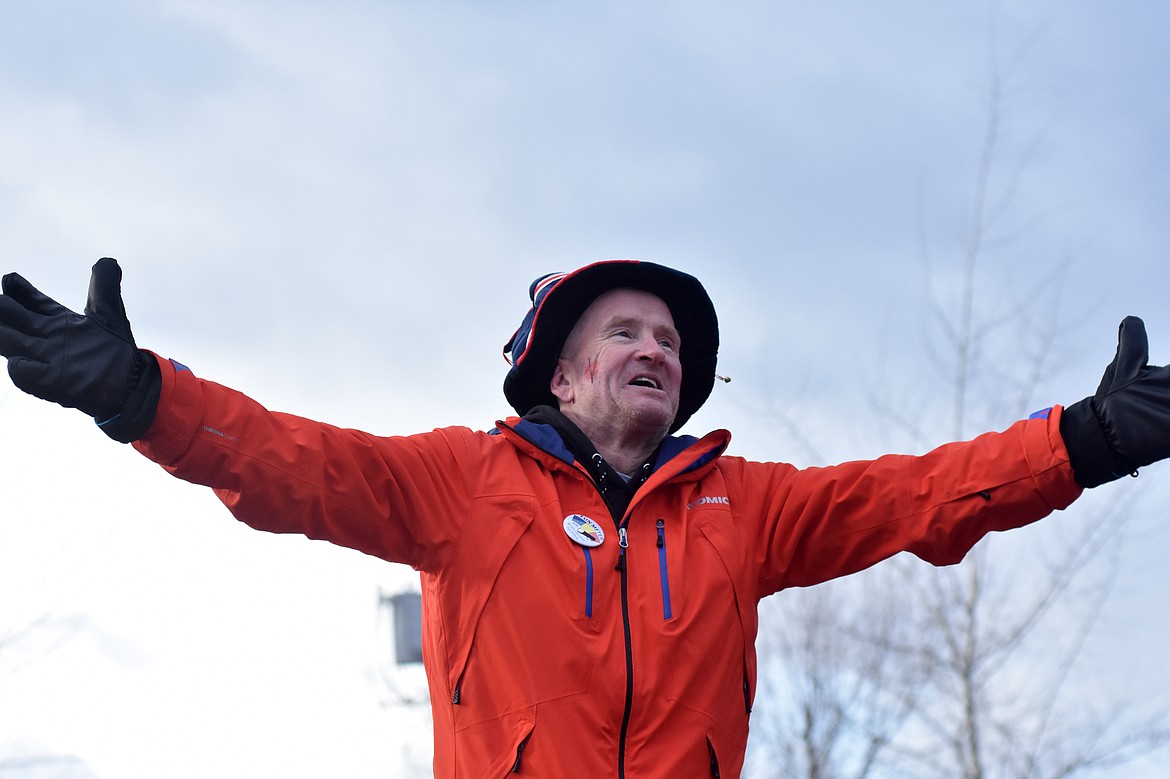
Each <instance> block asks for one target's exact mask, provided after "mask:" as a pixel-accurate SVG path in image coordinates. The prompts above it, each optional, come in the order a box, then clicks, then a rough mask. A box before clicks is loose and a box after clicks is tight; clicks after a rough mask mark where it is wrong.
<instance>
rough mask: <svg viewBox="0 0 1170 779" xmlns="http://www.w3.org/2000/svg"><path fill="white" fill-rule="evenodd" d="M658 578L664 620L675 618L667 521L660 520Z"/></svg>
mask: <svg viewBox="0 0 1170 779" xmlns="http://www.w3.org/2000/svg"><path fill="white" fill-rule="evenodd" d="M658 577H659V579H660V580H661V582H662V619H663V620H668V619H671V618H672V617H673V616H674V610H673V609H672V608H671V606H670V572H669V570H668V568H667V564H666V520H664V519H661V518H659V520H658Z"/></svg>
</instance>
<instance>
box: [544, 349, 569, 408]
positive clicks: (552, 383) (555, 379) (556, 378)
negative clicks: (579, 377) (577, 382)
mask: <svg viewBox="0 0 1170 779" xmlns="http://www.w3.org/2000/svg"><path fill="white" fill-rule="evenodd" d="M548 389H549V392H551V393H552V394H553V397H554V398H556V399H557V400H559V401H560V402H561V403H562V404H568V403H572V402H573V384H572V382H570V381H569V377H568V376H567V375H566V374H565V369H564V368H563V367H562V366H561V361H560V360H557V364H556V365H555V366H553V374H552V378H551V379H550V380H549V382H548Z"/></svg>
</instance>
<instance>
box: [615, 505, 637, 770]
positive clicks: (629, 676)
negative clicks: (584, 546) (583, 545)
mask: <svg viewBox="0 0 1170 779" xmlns="http://www.w3.org/2000/svg"><path fill="white" fill-rule="evenodd" d="M628 547H629V540H628V539H627V538H626V528H625V525H620V526H618V561H617V570H618V571H619V572H620V573H621V582H622V628H623V630H624V631H625V639H626V705H625V709H624V710H623V711H622V729H621V735H620V736H619V738H618V779H625V776H626V737H627V736H628V735H629V730H630V712H631V711H632V710H633V708H634V647H633V642H632V640H631V638H630V599H629V589H628V582H627V577H626V550H627V548H628Z"/></svg>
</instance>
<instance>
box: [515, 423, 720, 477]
mask: <svg viewBox="0 0 1170 779" xmlns="http://www.w3.org/2000/svg"><path fill="white" fill-rule="evenodd" d="M496 429H497V430H498V431H500V432H501V433H503V434H504V435H505V436H506V437H507V438H509V439H510V440H512V441H513V442H514V443H523V444H524V446H523V447H522V448H524V449H526V450H528V451H529V452H530V454H534V452H533V451H532V449H533V448H535V449H536V450H538V451H539V452H540V453H543V454H544V455H546V456H551V457H553V458H555V459H556V460H557V461H559V462H561V463H563V464H565V465H567V466H570V467H572V466H574V465H576V466H577V467H580V468H583V469H584V470H585V471H587V472H589V473H590V474H593V473H594V471H595V470H596V469H595V468H593V467H592V465H591V463H590V458H591V456H592V454H593V453H594V452H595V451H596V448H595V447H594V446H593V444H592V443H591V442H590V441H589V439H588V438H586V436H585V434H584V433H582V432H581V430H580V428H578V427H577V426H576V425H575V424H573V422H572V421H570V420H569V419H568V417H566V416H565V415H564V414H562V413H560V411H558V410H557V409H555V408H553V407H551V406H537V407H536V408H534V409H533V410H532V411H530V412H529V413H528V414H526V415H525V416H524V417H523V418H522V419H521V418H518V417H509V418H508V419H506V420H504V421H500V422H497V423H496ZM730 442H731V434H730V433H728V432H727V431H726V430H715V431H713V432H711V433H708V434H707V435H705V436H703V437H702V438H701V439H699V438H695V437H694V436H690V435H681V436H667V437H666V438H665V439H664V440H663V441H662V443H661V444H660V445H659V447H658V451H657V452H656V453H655V454H654V455H653V456H652V457H651V459H650V461H649V462H650V465H651V468H650V473H651V474H653V475H658V474H659V472H660V471H663V473H662V474H661V475H662V476H663V477H664V479H668V478H672V477H674V476H678V475H680V474H684V473H690V472H692V471H698V470H700V469H702V468H704V466H707V465H709V464H710V463H711V462H713V461H714V460H716V459H717V458H718V457H719V456H720V455H722V454H723V452H724V451H725V450H726V449H727V446H728V444H729V443H730ZM661 480H663V479H655V481H661Z"/></svg>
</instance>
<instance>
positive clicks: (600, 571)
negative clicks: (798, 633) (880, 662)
mask: <svg viewBox="0 0 1170 779" xmlns="http://www.w3.org/2000/svg"><path fill="white" fill-rule="evenodd" d="M160 366H161V368H162V373H163V389H162V394H161V398H160V402H159V409H158V415H157V417H156V419H155V422H154V424H153V426H152V427H151V429H150V430H149V431H148V433H147V435H146V437H145V438H143V439H142V440H141V441H139V442H137V443H136V444H135V446H136V447H137V448H138V449H139V450H140V451H141V452H143V453H144V454H145V455H146V456H147V457H149V458H151V459H152V460H154V461H156V462H157V463H159V464H160V465H162V466H163V467H164V468H166V469H167V470H168V471H170V472H171V473H173V474H174V475H176V476H179V477H181V478H183V479H186V480H189V481H193V482H196V483H199V484H204V485H207V486H209V487H211V488H213V489H214V490H215V491H216V493H217V494H218V495H219V497H220V498H221V499H222V500H223V502H224V503H225V504H226V505H227V507H228V508H229V509H230V510H231V511H232V513H233V514H234V515H235V516H236V517H237V518H238V519H240V520H242V521H244V522H246V523H247V524H249V525H251V526H252V527H255V528H258V529H261V530H266V531H271V532H278V533H301V534H304V535H306V536H308V537H310V538H319V539H325V540H328V541H331V542H333V543H335V544H339V545H342V546H346V547H351V548H354V549H357V550H360V551H362V552H366V553H368V554H371V555H375V556H378V557H381V558H384V559H386V560H390V561H395V562H401V563H406V564H409V565H411V566H414V567H415V568H416V569H418V570H419V571H420V574H421V584H422V592H423V622H424V627H423V644H424V652H423V656H424V663H425V666H426V671H427V677H428V681H429V687H430V695H431V706H432V716H433V718H434V733H435V759H434V768H435V775H436V776H437V777H442V778H444V779H448V778H453V777H476V779H480V778H481V777H504V776H507V775H509V774H510V773H512V772H516V773H518V774H520V775H529V776H537V777H582V776H588V777H604V776H618V777H630V778H631V779H633V778H634V777H638V778H639V779H642V778H644V777H663V778H664V779H665V778H666V777H670V779H679V778H680V777H683V778H686V777H711V776H722V777H736V776H738V775H739V774H740V771H741V768H742V765H743V760H744V750H745V747H746V741H747V734H748V719H749V713H750V709H751V705H752V696H753V694H754V687H755V677H756V656H755V646H754V645H755V638H756V628H757V616H756V613H757V604H758V602H759V601H760V599H761V598H763V597H765V596H766V595H768V594H770V593H774V592H776V591H778V590H781V589H784V588H786V587H791V586H805V585H811V584H816V583H818V582H822V581H825V580H827V579H831V578H834V577H837V576H843V575H846V574H849V573H853V572H855V571H858V570H861V569H863V568H866V567H867V566H870V565H872V564H874V563H876V562H878V561H880V560H883V559H885V558H887V557H890V556H891V555H894V554H896V553H898V552H901V551H909V552H912V553H913V554H915V555H917V556H919V557H921V558H923V559H924V560H927V561H929V562H931V563H934V564H936V565H945V564H950V563H955V562H958V561H959V560H960V559H961V558H962V557H963V555H964V554H965V553H966V552H967V551H968V550H969V549H970V548H971V546H972V545H973V544H975V542H976V541H978V540H979V539H980V538H981V537H982V536H984V535H985V534H986V533H988V532H990V531H995V530H1006V529H1009V528H1013V527H1017V526H1020V525H1023V524H1026V523H1029V522H1032V521H1034V520H1037V519H1039V518H1041V517H1043V516H1045V515H1047V514H1048V513H1050V512H1051V511H1053V510H1055V509H1061V508H1064V507H1065V506H1067V505H1068V504H1069V503H1071V502H1072V501H1073V500H1074V499H1075V498H1076V497H1077V496H1078V495H1079V494H1080V492H1081V488H1080V487H1079V486H1078V485H1077V484H1076V483H1075V482H1074V481H1073V477H1072V469H1071V467H1070V466H1069V463H1068V457H1067V454H1066V452H1065V448H1064V445H1063V443H1062V441H1061V439H1060V434H1059V421H1060V420H1059V416H1060V411H1061V410H1060V408H1059V407H1057V408H1054V409H1052V411H1051V412H1050V413H1048V414H1047V415H1046V416H1042V417H1038V418H1034V419H1028V420H1022V421H1020V422H1017V423H1016V424H1015V425H1013V426H1012V427H1011V428H1009V429H1008V430H1006V431H1005V432H1002V433H988V434H985V435H982V436H980V437H978V438H976V439H974V440H972V441H969V442H965V443H954V444H948V445H945V446H942V447H940V448H938V449H936V450H934V451H932V452H930V453H928V454H926V455H922V456H903V455H887V456H884V457H880V458H877V459H875V460H873V461H868V462H850V463H844V464H842V465H838V466H833V467H827V468H808V469H803V470H802V469H798V468H796V467H793V466H791V465H787V464H784V463H763V462H751V461H747V460H744V459H742V458H739V457H733V456H729V455H726V454H724V451H725V449H726V447H727V445H728V443H729V441H730V436H729V434H728V433H727V432H726V431H722V430H719V431H715V432H713V433H710V434H708V435H706V436H704V437H703V438H701V439H695V438H690V437H679V438H671V439H668V440H667V441H666V442H665V443H664V445H663V450H662V454H661V456H660V458H659V461H658V463H657V467H656V468H655V470H654V472H653V474H652V475H651V476H650V477H649V479H647V480H646V481H645V483H643V484H642V485H641V486H640V487H639V488H638V491H637V492H636V494H635V495H634V497H633V499H632V501H631V502H630V505H629V508H628V510H627V511H626V513H625V515H624V517H622V518H621V521H620V523H615V522H614V520H613V519H612V518H611V516H610V514H609V512H608V510H607V508H606V506H605V503H604V501H603V500H602V498H601V496H600V494H599V491H598V489H597V487H596V486H595V484H594V482H593V480H592V479H591V478H590V477H589V476H588V474H587V472H586V471H585V469H583V468H582V467H581V465H580V464H578V463H575V462H573V459H572V456H571V455H570V454H569V453H568V450H567V449H565V447H564V444H563V443H561V442H560V439H559V436H558V435H557V434H556V433H555V431H553V430H552V428H550V427H548V426H545V425H539V424H533V423H531V422H526V421H524V420H520V419H515V418H512V419H508V420H507V421H504V422H500V423H498V425H497V431H494V434H493V433H484V432H475V431H472V430H470V429H466V428H459V427H451V428H445V429H440V430H435V431H432V432H429V433H423V434H419V435H410V436H400V437H376V436H372V435H369V434H366V433H362V432H358V431H354V430H344V429H339V428H336V427H332V426H329V425H326V424H322V423H319V422H313V421H310V420H306V419H302V418H299V417H295V416H291V415H287V414H281V413H276V412H270V411H268V410H266V409H264V408H263V407H262V406H260V405H259V404H258V403H256V402H255V401H253V400H251V399H249V398H248V397H246V396H244V395H242V394H240V393H238V392H235V391H234V390H230V389H227V388H225V387H222V386H220V385H217V384H215V383H212V382H210V381H205V380H202V379H199V378H197V377H196V376H194V375H193V374H192V373H191V372H190V371H189V370H186V369H185V368H183V367H182V366H178V365H177V364H174V363H172V362H169V361H165V360H160Z"/></svg>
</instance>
